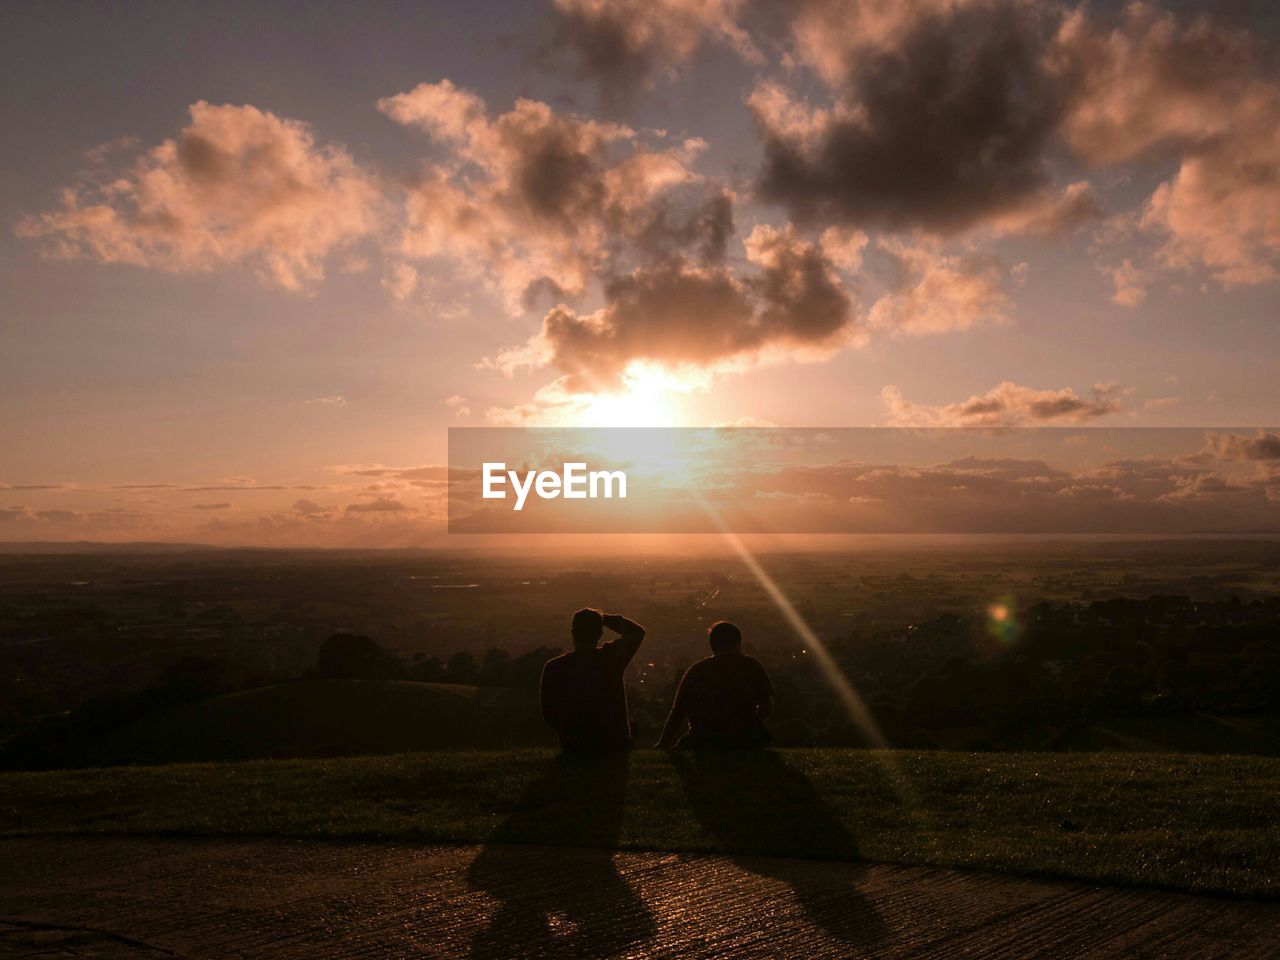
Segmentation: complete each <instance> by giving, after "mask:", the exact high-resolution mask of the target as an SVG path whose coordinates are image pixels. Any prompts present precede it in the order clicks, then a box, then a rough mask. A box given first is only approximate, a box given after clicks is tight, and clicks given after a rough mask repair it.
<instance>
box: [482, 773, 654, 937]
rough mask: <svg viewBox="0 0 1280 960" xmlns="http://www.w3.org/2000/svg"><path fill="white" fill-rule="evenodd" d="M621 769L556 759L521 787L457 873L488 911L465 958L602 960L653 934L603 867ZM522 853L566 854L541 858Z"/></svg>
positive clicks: (618, 879)
mask: <svg viewBox="0 0 1280 960" xmlns="http://www.w3.org/2000/svg"><path fill="white" fill-rule="evenodd" d="M627 759H628V758H627V755H626V754H625V753H620V754H597V755H573V754H561V755H559V756H557V757H555V758H554V759H552V760H551V761H549V762H548V764H547V766H546V768H545V769H544V771H543V772H542V774H541V775H540V776H539V777H538V778H537V779H536V780H535V781H534V782H533V783H532V784H531V785H530V786H529V789H528V790H527V791H526V792H525V794H524V796H523V797H522V798H521V799H520V801H519V803H518V804H517V806H516V808H515V809H514V810H513V811H512V812H511V815H510V816H509V817H508V818H507V819H506V821H504V822H503V823H502V825H501V826H499V827H498V829H497V831H496V832H495V833H494V835H493V838H492V840H491V842H490V843H489V844H487V845H486V846H484V847H483V848H482V849H481V851H480V853H479V854H477V856H476V859H475V860H474V861H472V864H471V867H470V869H469V870H468V872H467V880H468V883H469V885H470V887H471V888H472V889H473V890H480V891H483V892H485V893H486V894H488V895H489V896H490V897H492V898H494V899H495V900H497V901H498V906H497V909H496V911H495V912H494V914H493V918H492V920H491V921H490V922H489V924H488V925H487V926H486V927H485V928H484V929H482V930H481V931H479V933H477V934H476V936H475V938H474V939H473V941H472V945H471V956H472V957H475V958H478V960H479V958H494V960H497V958H503V960H510V958H514V957H544V956H555V957H583V958H586V957H606V956H609V955H611V954H615V953H619V952H621V951H623V950H626V949H627V948H628V947H633V946H635V945H637V944H640V943H643V942H644V941H646V940H649V939H651V938H652V937H653V936H654V935H655V934H656V933H657V923H656V921H655V920H654V917H653V914H652V913H651V912H650V910H649V909H648V907H646V906H645V904H644V902H643V901H642V900H641V899H640V898H639V897H638V896H636V894H635V893H634V892H633V891H632V889H631V886H630V885H629V884H628V883H627V881H626V880H625V879H623V877H622V875H621V874H620V873H619V872H618V868H617V867H616V866H615V865H614V862H613V857H614V853H615V852H616V847H617V843H618V839H619V837H620V836H621V832H622V813H623V803H624V801H625V799H626V790H627ZM529 844H543V845H548V846H556V847H560V848H569V849H560V850H557V851H556V853H555V855H554V856H549V855H548V852H547V851H546V850H545V849H539V848H538V847H535V846H528V845H529ZM520 845H524V846H520Z"/></svg>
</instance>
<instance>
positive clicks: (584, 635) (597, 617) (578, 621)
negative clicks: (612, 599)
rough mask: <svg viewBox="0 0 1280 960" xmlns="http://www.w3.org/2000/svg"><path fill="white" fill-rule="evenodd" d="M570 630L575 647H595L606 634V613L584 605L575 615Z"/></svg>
mask: <svg viewBox="0 0 1280 960" xmlns="http://www.w3.org/2000/svg"><path fill="white" fill-rule="evenodd" d="M569 632H570V633H571V634H573V645H574V646H575V647H594V646H595V645H596V644H597V643H599V642H600V638H601V637H602V636H604V614H602V613H601V612H600V611H599V610H596V609H595V608H594V607H583V608H582V609H581V610H579V611H578V612H577V613H575V614H574V615H573V626H572V627H570V628H569Z"/></svg>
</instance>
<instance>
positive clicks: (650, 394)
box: [578, 368, 682, 427]
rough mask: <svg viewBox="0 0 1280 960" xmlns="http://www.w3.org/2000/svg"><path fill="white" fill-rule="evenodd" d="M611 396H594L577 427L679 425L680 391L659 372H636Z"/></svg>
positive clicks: (587, 404)
mask: <svg viewBox="0 0 1280 960" xmlns="http://www.w3.org/2000/svg"><path fill="white" fill-rule="evenodd" d="M624 383H625V386H624V387H623V389H622V390H619V391H616V392H613V393H597V394H593V395H592V396H591V398H590V399H588V400H586V401H585V405H584V406H583V408H582V412H581V414H580V416H579V418H578V423H579V425H580V426H583V427H676V426H679V425H680V423H681V421H682V416H681V413H682V411H681V410H680V403H679V402H678V398H679V395H680V393H681V392H682V391H680V390H679V389H678V388H677V387H676V386H675V385H673V384H672V383H671V382H670V380H669V378H667V377H664V376H663V375H662V374H661V373H660V372H658V371H652V370H647V369H641V368H636V369H633V370H629V371H628V372H627V374H626V376H625V377H624Z"/></svg>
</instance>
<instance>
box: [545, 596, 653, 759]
mask: <svg viewBox="0 0 1280 960" xmlns="http://www.w3.org/2000/svg"><path fill="white" fill-rule="evenodd" d="M605 627H608V628H609V629H610V630H612V631H614V632H615V633H617V634H618V639H616V640H610V641H609V642H608V643H603V644H602V643H600V638H601V637H602V636H603V635H604V628H605ZM571 633H572V634H573V651H572V652H571V653H566V654H563V655H561V656H559V657H555V658H553V659H551V660H548V661H547V663H546V666H544V667H543V668H542V717H543V719H544V720H546V721H547V723H549V724H550V725H551V726H553V727H555V728H556V733H558V734H559V735H560V747H561V749H564V750H627V749H629V748H630V747H631V719H630V717H629V716H628V715H627V691H626V689H625V688H624V687H623V685H622V674H623V672H624V671H625V670H626V669H627V664H628V663H630V662H631V658H632V657H634V656H635V655H636V651H637V650H639V649H640V642H641V641H642V640H644V627H642V626H640V624H638V623H635V622H633V621H631V620H628V619H627V618H626V617H621V616H618V614H616V613H601V612H600V611H599V610H593V609H592V608H590V607H587V608H586V609H583V610H579V611H578V612H577V613H575V614H574V615H573V625H572V627H571Z"/></svg>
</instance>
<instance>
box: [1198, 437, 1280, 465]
mask: <svg viewBox="0 0 1280 960" xmlns="http://www.w3.org/2000/svg"><path fill="white" fill-rule="evenodd" d="M1192 459H1194V460H1195V461H1197V462H1206V461H1208V460H1256V461H1264V462H1265V461H1273V460H1280V433H1268V432H1266V431H1265V430H1259V431H1258V432H1257V433H1256V434H1254V435H1252V436H1250V435H1248V434H1242V433H1218V434H1212V435H1211V436H1210V437H1209V439H1208V441H1207V442H1206V443H1205V446H1204V449H1203V450H1201V451H1200V453H1198V454H1196V455H1195V457H1194V458H1192Z"/></svg>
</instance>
